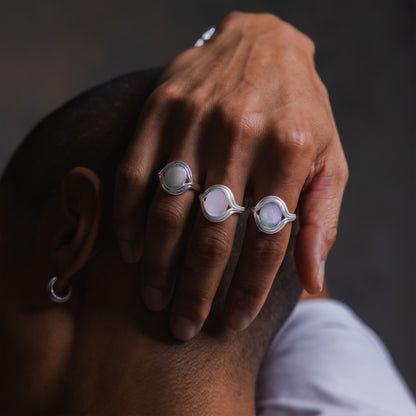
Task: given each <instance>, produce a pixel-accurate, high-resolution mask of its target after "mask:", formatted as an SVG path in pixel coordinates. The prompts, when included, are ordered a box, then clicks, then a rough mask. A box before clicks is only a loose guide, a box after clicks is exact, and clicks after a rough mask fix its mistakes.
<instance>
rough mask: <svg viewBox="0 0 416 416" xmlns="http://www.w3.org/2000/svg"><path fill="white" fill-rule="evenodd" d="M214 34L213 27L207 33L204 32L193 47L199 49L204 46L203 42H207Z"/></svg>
mask: <svg viewBox="0 0 416 416" xmlns="http://www.w3.org/2000/svg"><path fill="white" fill-rule="evenodd" d="M214 33H215V27H214V26H213V27H210V28H209V29H208V30H207V31H205V32H204V33H203V34H202V35H201V37H200V38H199V39H198V40H197V41H196V42H195V43H194V46H195V47H197V48H199V47H201V46H202V45H204V44H205V42H207V41H209V40H210V39H211V38H212V36H213V34H214Z"/></svg>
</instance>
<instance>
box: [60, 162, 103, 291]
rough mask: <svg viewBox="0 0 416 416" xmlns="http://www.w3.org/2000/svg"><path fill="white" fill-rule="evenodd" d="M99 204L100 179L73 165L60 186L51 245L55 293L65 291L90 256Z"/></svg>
mask: <svg viewBox="0 0 416 416" xmlns="http://www.w3.org/2000/svg"><path fill="white" fill-rule="evenodd" d="M102 205H103V201H102V187H101V181H100V179H99V178H98V176H97V175H96V174H95V173H94V172H93V171H92V170H90V169H88V168H85V167H76V168H74V169H72V170H71V171H69V172H68V173H67V174H66V176H65V178H64V180H63V183H62V187H61V211H62V213H61V214H62V215H61V218H62V221H61V224H60V226H59V230H58V233H57V236H56V240H55V243H54V247H53V257H54V261H55V264H56V268H57V271H56V273H57V276H58V278H57V281H56V283H55V291H56V292H57V293H63V292H65V288H66V287H67V286H69V285H70V281H71V278H72V277H73V276H74V275H75V274H76V273H77V272H79V271H80V270H81V269H82V268H83V267H84V266H85V265H86V263H87V262H88V260H89V258H90V257H91V254H92V252H93V249H94V246H95V244H96V241H97V236H98V232H99V227H100V222H101V214H102V208H103V206H102Z"/></svg>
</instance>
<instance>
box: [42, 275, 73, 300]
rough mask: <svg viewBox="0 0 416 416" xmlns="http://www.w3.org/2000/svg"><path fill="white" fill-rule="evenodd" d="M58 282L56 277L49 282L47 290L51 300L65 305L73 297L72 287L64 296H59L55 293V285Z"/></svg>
mask: <svg viewBox="0 0 416 416" xmlns="http://www.w3.org/2000/svg"><path fill="white" fill-rule="evenodd" d="M57 280H58V278H57V277H56V276H54V277H52V279H51V280H49V282H48V286H47V288H46V290H47V292H48V295H49V299H50V300H51V301H53V302H55V303H65V302H67V301H68V300H69V299H71V296H72V286H68V288H67V291H66V293H65V295H64V296H58V295H57V294H56V293H55V283H56V281H57Z"/></svg>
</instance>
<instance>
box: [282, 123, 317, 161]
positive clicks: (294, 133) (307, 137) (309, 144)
mask: <svg viewBox="0 0 416 416" xmlns="http://www.w3.org/2000/svg"><path fill="white" fill-rule="evenodd" d="M284 124H286V126H285V127H284V128H283V129H279V131H278V133H277V134H278V140H279V144H280V147H281V150H282V151H283V152H284V153H286V154H289V155H297V154H301V155H304V156H305V155H310V154H311V153H312V152H313V149H314V147H313V134H312V131H311V130H310V128H309V127H308V126H307V125H306V124H305V123H304V122H302V121H300V120H296V119H293V120H289V123H284Z"/></svg>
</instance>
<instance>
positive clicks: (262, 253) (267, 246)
mask: <svg viewBox="0 0 416 416" xmlns="http://www.w3.org/2000/svg"><path fill="white" fill-rule="evenodd" d="M252 254H253V258H255V259H256V262H257V263H260V264H261V265H262V267H265V268H272V267H274V266H276V264H277V263H278V261H279V259H280V258H281V255H282V254H284V250H282V243H281V242H280V240H277V239H276V238H273V239H272V238H267V237H266V238H263V239H262V240H260V241H258V242H257V243H256V245H255V246H254V247H253V251H252Z"/></svg>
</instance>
